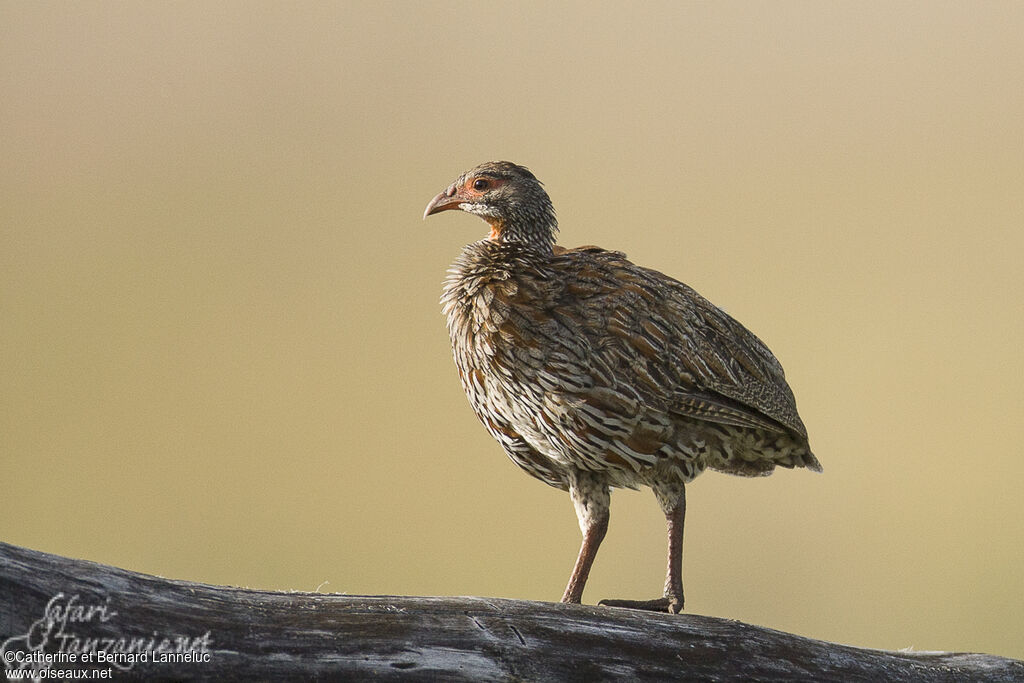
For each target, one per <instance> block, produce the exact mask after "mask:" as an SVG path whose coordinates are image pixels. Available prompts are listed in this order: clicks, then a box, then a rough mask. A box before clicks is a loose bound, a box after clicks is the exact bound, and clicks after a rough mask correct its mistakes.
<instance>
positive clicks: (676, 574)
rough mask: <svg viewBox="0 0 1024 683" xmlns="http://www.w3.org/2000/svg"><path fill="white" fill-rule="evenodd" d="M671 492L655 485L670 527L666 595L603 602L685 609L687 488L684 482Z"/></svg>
mask: <svg viewBox="0 0 1024 683" xmlns="http://www.w3.org/2000/svg"><path fill="white" fill-rule="evenodd" d="M668 493H669V492H668V491H663V490H659V489H655V495H657V497H658V502H659V503H661V507H662V510H663V511H664V512H665V522H666V526H667V527H668V572H667V573H666V575H665V594H664V597H661V598H657V599H655V600H602V601H601V602H599V603H598V604H599V605H606V606H608V607H628V608H630V609H640V610H647V611H649V612H670V613H672V614H678V613H679V612H682V611H683V522H684V521H685V520H686V489H685V488H683V486H682V485H681V484H680V485H679V486H678V490H676V489H675V487H672V492H671V493H672V495H666V494H668Z"/></svg>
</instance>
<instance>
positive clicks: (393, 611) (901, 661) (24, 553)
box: [0, 543, 1024, 681]
mask: <svg viewBox="0 0 1024 683" xmlns="http://www.w3.org/2000/svg"><path fill="white" fill-rule="evenodd" d="M0 650H2V656H3V658H4V662H5V666H6V667H7V668H8V670H12V669H19V668H20V669H22V670H24V671H34V672H35V673H36V674H38V675H39V676H40V677H41V676H43V675H53V674H54V673H57V672H58V671H59V670H63V671H64V672H67V671H70V670H78V671H80V670H83V669H86V670H90V669H91V670H96V671H99V672H107V671H109V672H110V673H109V674H103V675H109V676H110V677H112V678H113V679H115V680H123V679H138V680H141V679H145V680H153V679H175V680H217V681H252V680H272V681H278V680H302V681H308V680H316V679H325V680H336V679H346V680H347V679H353V680H357V679H363V678H374V679H377V680H389V679H390V680H445V681H495V680H502V681H505V680H526V681H594V680H609V679H621V680H631V681H633V680H661V679H675V680H687V679H701V680H711V679H713V680H734V679H737V680H758V681H774V680H778V681H792V680H815V681H821V680H871V681H923V680H927V681H964V680H971V681H1022V680H1024V662H1021V661H1016V660H1011V659H1004V658H1001V657H994V656H989V655H979V654H950V653H926V652H884V651H879V650H864V649H860V648H855V647H848V646H845V645H836V644H833V643H826V642H823V641H819V640H812V639H809V638H801V637H799V636H795V635H790V634H787V633H782V632H780V631H773V630H771V629H767V628H762V627H759V626H751V625H749V624H744V623H741V622H737V621H730V620H727V619H716V618H713V617H703V616H698V615H693V614H682V615H668V614H664V615H660V614H646V613H642V612H634V611H630V610H619V609H614V608H604V607H590V606H578V605H560V604H552V603H540V602H525V601H520V600H499V599H488V598H431V597H399V596H355V595H329V594H319V593H277V592H265V591H254V590H245V589H240V588H225V587H220V586H208V585H203V584H197V583H188V582H184V581H171V580H168V579H162V578H157V577H154V576H147V575H144V574H137V573H133V572H129V571H125V570H123V569H117V568H115V567H108V566H105V565H101V564H95V563H93V562H86V561H82V560H72V559H68V558H64V557H59V556H56V555H48V554H45V553H40V552H36V551H33V550H27V549H24V548H19V547H16V546H12V545H7V544H4V543H0ZM72 655H75V657H74V658H72ZM47 656H48V657H49V661H46V659H47ZM29 659H34V660H37V661H33V662H29V661H27V660H29ZM83 659H85V660H87V661H83ZM39 660H41V661H39ZM45 668H48V669H51V670H52V671H50V672H47V674H42V673H40V672H41V670H42V669H45Z"/></svg>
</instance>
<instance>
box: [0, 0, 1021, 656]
mask: <svg viewBox="0 0 1024 683" xmlns="http://www.w3.org/2000/svg"><path fill="white" fill-rule="evenodd" d="M1022 35H1024V5H1022V4H1020V3H1015V2H986V3H973V2H964V3H946V2H920V3H883V2H878V3H862V2H848V3H817V2H787V3H762V2H751V3H700V4H690V3H676V2H669V3H639V4H636V3H622V4H611V3H589V2H587V3H584V2H580V3H562V4H549V3H542V2H526V3H479V2H465V3H461V2H459V3H456V2H450V3H449V2H437V3H413V2H394V3H371V2H365V3H354V2H352V3H343V2H339V3H298V4H293V3H283V2H282V3H270V2H231V3H206V2H168V3H141V2H86V3H72V2H68V3H65V2H51V3H34V2H33V3H26V2H10V1H6V2H3V3H2V4H0V354H2V362H0V458H2V461H0V464H2V475H0V478H2V484H0V488H2V491H3V494H2V499H0V539H2V540H4V541H7V542H11V543H16V544H19V545H24V546H29V547H32V548H36V549H39V550H45V551H49V552H55V553H59V554H62V555H69V556H73V557H82V558H88V559H92V560H97V561H100V562H104V563H109V564H114V565H118V566H123V567H127V568H131V569H135V570H139V571H143V572H150V573H154V574H159V575H163V576H168V577H175V578H181V579H191V580H197V581H204V582H211V583H221V584H233V585H241V586H251V587H258V588H273V589H295V590H305V591H312V590H317V589H319V590H321V591H337V592H348V593H396V594H442V595H445V594H455V595H486V596H507V597H514V598H525V599H533V600H556V599H558V598H559V596H560V595H561V591H562V589H563V587H564V582H565V580H566V579H567V578H568V574H569V570H570V568H571V565H572V561H573V559H574V557H575V554H576V550H577V547H578V542H579V531H578V528H577V525H576V519H575V516H574V514H573V511H572V506H571V504H570V502H569V500H568V497H567V496H566V495H565V494H562V493H560V492H558V491H556V490H554V489H551V488H548V487H546V486H544V485H543V484H541V483H539V482H537V481H534V480H532V479H530V478H529V477H527V476H525V475H524V474H522V473H521V472H520V471H519V470H518V469H517V468H516V467H514V466H513V465H512V464H511V463H510V462H509V461H507V459H506V458H505V456H504V455H503V454H502V452H501V450H500V448H499V447H498V446H497V444H495V443H493V442H492V440H491V439H490V437H489V436H488V435H487V434H486V432H485V431H484V430H483V428H482V427H481V426H480V425H479V424H478V423H477V421H476V419H475V417H474V416H473V414H472V412H471V410H470V408H469V406H468V404H467V402H466V400H465V397H464V396H463V394H462V390H461V388H460V387H459V384H458V379H457V376H456V373H455V369H454V367H453V364H452V361H451V358H450V351H449V347H448V339H447V335H446V332H445V329H444V321H443V318H442V317H441V314H440V310H439V306H438V302H437V299H438V294H439V291H440V286H441V281H442V279H443V277H444V273H445V269H446V268H447V266H448V264H449V263H450V262H451V261H452V260H453V259H454V258H455V256H456V254H457V253H458V251H459V249H460V248H461V246H462V245H463V244H465V243H467V242H469V241H473V240H476V239H480V238H481V237H483V236H484V234H485V233H486V226H485V225H484V224H482V223H481V222H480V221H479V220H478V219H476V218H474V217H472V216H467V215H463V214H455V213H448V214H443V215H440V216H436V217H432V218H431V219H430V220H428V221H425V222H424V221H422V220H421V214H422V211H423V208H424V206H425V205H426V203H427V202H428V201H429V200H430V199H431V198H432V197H433V196H434V195H435V194H436V193H437V192H438V191H440V190H442V189H443V188H444V187H446V186H447V185H448V183H450V182H451V181H452V180H453V179H454V178H455V177H456V176H457V175H458V174H459V173H461V172H462V171H463V170H465V169H466V168H469V167H470V166H473V165H475V164H477V163H479V162H482V161H486V160H490V159H510V160H513V161H516V162H519V163H523V164H526V165H528V166H529V167H530V168H531V169H533V170H534V171H535V173H536V174H537V175H538V176H539V177H540V178H541V179H542V180H543V181H544V182H545V184H546V186H547V188H548V190H549V192H550V193H551V195H552V197H553V199H554V202H555V206H556V208H557V209H558V212H559V217H560V219H561V227H562V230H561V243H562V244H565V245H568V246H573V245H577V244H587V243H593V244H599V245H601V246H604V247H608V248H616V249H620V250H623V251H626V252H627V253H628V254H629V255H630V257H631V258H632V259H633V260H634V261H636V262H638V263H641V264H644V265H647V266H650V267H654V268H657V269H659V270H662V271H664V272H666V273H668V274H671V275H673V276H675V277H677V278H679V279H682V280H684V281H686V282H687V283H689V284H691V285H692V286H694V287H696V288H697V289H698V291H700V292H702V293H703V294H704V295H706V296H707V297H709V298H710V299H712V300H713V301H714V302H716V303H717V304H718V305H720V306H722V307H723V308H725V309H727V310H728V311H729V312H730V313H732V314H733V315H734V316H736V317H737V318H739V319H740V320H741V321H743V322H744V323H745V324H746V325H747V326H748V327H750V328H751V329H752V330H754V331H755V332H756V333H757V334H758V335H759V336H760V337H761V338H762V339H764V340H765V341H766V342H767V343H768V344H769V346H770V347H771V348H772V349H773V350H774V351H775V353H776V354H777V355H778V357H779V358H780V359H781V361H782V363H783V365H784V366H785V367H786V370H787V374H788V378H789V380H790V382H791V384H792V386H793V389H794V391H795V392H796V396H797V401H798V405H799V408H800V412H801V414H802V416H803V418H804V421H805V422H806V423H807V427H808V429H809V431H810V435H811V443H812V445H813V447H814V449H815V451H816V453H817V454H818V456H819V458H820V459H821V461H822V464H823V465H824V468H825V472H824V474H823V475H815V474H812V473H810V472H806V471H798V472H791V471H782V472H779V473H776V475H774V476H772V477H770V478H766V479H756V480H744V479H739V478H735V477H729V476H726V475H721V474H716V473H708V474H706V475H704V476H702V477H701V478H700V479H698V480H697V481H696V482H695V483H694V484H693V485H692V486H691V487H690V489H689V494H690V495H689V517H688V519H687V527H686V550H685V561H684V564H685V580H686V589H687V590H686V594H687V605H686V606H687V609H688V611H691V612H695V613H700V614H710V615H716V616H722V617H730V618H736V619H742V620H744V621H750V622H754V623H758V624H764V625H767V626H771V627H774V628H777V629H783V630H788V631H794V632H797V633H800V634H806V635H809V636H814V637H818V638H823V639H829V640H836V641H840V642H844V643H850V644H855V645H862V646H870V647H878V648H890V649H896V648H904V647H914V648H917V649H942V650H973V651H987V652H991V653H996V654H1003V655H1009V656H1015V657H1021V658H1024V579H1022V578H1021V560H1022V557H1024V519H1022V513H1024V502H1022V496H1021V492H1022V483H1021V482H1022V479H1024V457H1022V452H1021V451H1022V449H1021V446H1020V438H1021V436H1020V432H1021V426H1022V422H1024V420H1022V417H1024V401H1022V398H1021V384H1022V379H1024V360H1022V358H1024V354H1022V346H1024V344H1022V341H1024V322H1022V304H1021V302H1022V295H1024V275H1022V270H1024V269H1022V267H1021V266H1022V250H1024V236H1022V227H1024V88H1022V83H1024V40H1022V39H1021V36H1022ZM663 535H664V529H663V521H662V519H661V515H660V513H659V511H658V509H657V505H656V503H655V501H654V499H653V496H651V495H650V493H649V492H642V493H633V492H617V493H616V494H615V495H614V496H613V505H612V520H611V530H610V533H609V535H608V538H607V540H606V541H605V545H604V547H603V548H602V550H601V553H600V555H599V556H598V560H597V565H596V567H595V570H594V573H593V575H592V577H591V581H590V584H589V585H588V587H587V593H586V595H585V600H586V601H588V602H596V601H597V600H598V599H600V598H603V597H622V598H625V597H629V598H649V597H655V596H656V595H657V594H659V592H660V590H661V586H662V581H663V571H664V537H663Z"/></svg>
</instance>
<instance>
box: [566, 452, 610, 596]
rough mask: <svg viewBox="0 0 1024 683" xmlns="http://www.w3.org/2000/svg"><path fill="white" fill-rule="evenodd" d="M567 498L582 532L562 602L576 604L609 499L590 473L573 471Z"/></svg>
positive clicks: (604, 528)
mask: <svg viewBox="0 0 1024 683" xmlns="http://www.w3.org/2000/svg"><path fill="white" fill-rule="evenodd" d="M569 495H570V496H571V497H572V504H573V506H574V507H575V508H576V517H577V518H578V519H579V522H580V531H582V532H583V543H582V544H581V545H580V554H579V555H578V556H577V557H576V565H575V566H574V567H573V569H572V576H570V577H569V585H567V586H566V587H565V594H563V595H562V602H573V603H577V604H579V602H580V600H581V599H582V598H583V587H584V586H586V584H587V577H588V576H590V568H591V567H592V566H593V564H594V558H595V557H597V549H598V548H599V547H600V546H601V541H602V540H604V535H605V533H606V532H607V531H608V509H609V507H610V505H611V497H610V496H609V494H608V485H607V484H606V483H605V482H604V481H603V480H602V479H601V478H600V477H599V476H598V475H596V474H595V473H593V472H583V471H578V472H573V473H571V474H570V476H569Z"/></svg>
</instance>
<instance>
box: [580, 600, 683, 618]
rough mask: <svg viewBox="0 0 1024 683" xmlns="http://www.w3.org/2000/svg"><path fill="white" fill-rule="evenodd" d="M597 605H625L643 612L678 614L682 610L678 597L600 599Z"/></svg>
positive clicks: (627, 607) (681, 603)
mask: <svg viewBox="0 0 1024 683" xmlns="http://www.w3.org/2000/svg"><path fill="white" fill-rule="evenodd" d="M597 604H598V605H604V606H605V607H625V608H626V609H639V610H644V611H645V612H668V613H669V614H679V613H680V612H682V611H683V601H682V600H679V599H678V598H669V597H664V598H657V599H655V600H602V601H600V602H599V603H597Z"/></svg>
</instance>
